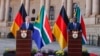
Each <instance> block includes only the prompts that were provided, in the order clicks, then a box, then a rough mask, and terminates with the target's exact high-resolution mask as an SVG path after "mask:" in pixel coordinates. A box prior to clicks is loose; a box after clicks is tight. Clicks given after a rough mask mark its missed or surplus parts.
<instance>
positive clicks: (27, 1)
mask: <svg viewBox="0 0 100 56" xmlns="http://www.w3.org/2000/svg"><path fill="white" fill-rule="evenodd" d="M25 8H26V12H27V15H29V10H30V0H26V3H25Z"/></svg>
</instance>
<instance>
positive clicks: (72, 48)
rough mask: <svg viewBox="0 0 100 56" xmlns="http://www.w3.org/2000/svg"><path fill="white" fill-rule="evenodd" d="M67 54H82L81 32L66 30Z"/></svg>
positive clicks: (78, 55) (80, 55)
mask: <svg viewBox="0 0 100 56" xmlns="http://www.w3.org/2000/svg"><path fill="white" fill-rule="evenodd" d="M68 56H82V33H81V32H79V31H69V32H68Z"/></svg>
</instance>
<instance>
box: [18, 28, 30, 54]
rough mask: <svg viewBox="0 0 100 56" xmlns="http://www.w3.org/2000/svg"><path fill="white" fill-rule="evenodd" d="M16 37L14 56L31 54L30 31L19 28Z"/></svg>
mask: <svg viewBox="0 0 100 56" xmlns="http://www.w3.org/2000/svg"><path fill="white" fill-rule="evenodd" d="M16 37H17V38H16V56H31V48H32V40H31V31H30V30H19V31H17V36H16Z"/></svg>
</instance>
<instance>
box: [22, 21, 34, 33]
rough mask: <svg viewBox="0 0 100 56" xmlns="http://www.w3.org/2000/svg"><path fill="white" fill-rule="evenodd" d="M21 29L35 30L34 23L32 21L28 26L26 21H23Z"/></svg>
mask: <svg viewBox="0 0 100 56" xmlns="http://www.w3.org/2000/svg"><path fill="white" fill-rule="evenodd" d="M20 29H21V30H31V31H34V25H33V24H32V23H29V26H28V28H27V26H26V23H23V24H22V25H21V28H20Z"/></svg>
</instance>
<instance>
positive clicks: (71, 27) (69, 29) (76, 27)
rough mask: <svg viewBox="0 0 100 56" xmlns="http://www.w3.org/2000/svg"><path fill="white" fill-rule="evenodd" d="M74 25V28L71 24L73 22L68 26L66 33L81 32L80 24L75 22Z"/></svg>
mask: <svg viewBox="0 0 100 56" xmlns="http://www.w3.org/2000/svg"><path fill="white" fill-rule="evenodd" d="M75 23H76V26H75V25H74V24H73V22H72V23H69V24H68V31H72V30H78V31H81V25H80V23H78V22H75Z"/></svg>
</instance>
